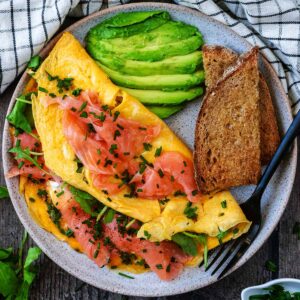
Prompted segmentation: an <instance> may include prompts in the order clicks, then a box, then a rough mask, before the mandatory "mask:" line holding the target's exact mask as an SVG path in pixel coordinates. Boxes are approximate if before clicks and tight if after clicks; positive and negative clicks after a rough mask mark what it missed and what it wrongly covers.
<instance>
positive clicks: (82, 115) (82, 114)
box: [79, 111, 88, 118]
mask: <svg viewBox="0 0 300 300" xmlns="http://www.w3.org/2000/svg"><path fill="white" fill-rule="evenodd" d="M79 116H80V117H81V118H87V117H88V114H87V112H86V111H83V112H82V113H81V114H80V115H79Z"/></svg>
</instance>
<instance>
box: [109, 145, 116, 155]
mask: <svg viewBox="0 0 300 300" xmlns="http://www.w3.org/2000/svg"><path fill="white" fill-rule="evenodd" d="M117 149H118V145H117V144H112V145H111V146H110V148H109V153H110V154H114V153H115V150H117Z"/></svg>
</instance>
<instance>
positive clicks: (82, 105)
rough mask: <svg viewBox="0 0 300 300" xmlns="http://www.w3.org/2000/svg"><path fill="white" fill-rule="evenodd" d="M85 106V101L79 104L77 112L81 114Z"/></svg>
mask: <svg viewBox="0 0 300 300" xmlns="http://www.w3.org/2000/svg"><path fill="white" fill-rule="evenodd" d="M86 106H87V101H85V102H83V103H82V104H81V106H80V107H79V110H78V112H82V111H83V110H84V109H85V108H86Z"/></svg>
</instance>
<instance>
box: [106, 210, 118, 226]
mask: <svg viewBox="0 0 300 300" xmlns="http://www.w3.org/2000/svg"><path fill="white" fill-rule="evenodd" d="M115 213H116V211H115V210H113V209H112V208H110V209H109V211H108V212H107V214H106V215H105V216H104V218H103V223H104V224H108V223H111V222H112V220H113V219H114V216H115Z"/></svg>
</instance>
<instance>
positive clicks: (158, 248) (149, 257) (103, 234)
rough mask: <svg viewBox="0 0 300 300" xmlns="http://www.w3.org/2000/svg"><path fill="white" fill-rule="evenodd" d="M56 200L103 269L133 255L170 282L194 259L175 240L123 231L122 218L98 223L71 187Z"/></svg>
mask: <svg viewBox="0 0 300 300" xmlns="http://www.w3.org/2000/svg"><path fill="white" fill-rule="evenodd" d="M55 201H56V202H57V203H56V207H57V208H58V209H59V211H60V212H61V215H62V218H63V219H64V221H65V222H66V224H67V226H68V227H69V228H70V229H71V230H72V231H73V232H74V237H75V239H76V240H77V241H78V242H79V243H80V245H81V246H82V249H84V253H85V254H86V255H87V256H88V257H89V258H90V259H92V260H93V261H94V262H95V263H96V264H97V265H98V266H100V267H101V266H103V265H106V264H108V262H109V261H110V258H112V260H113V261H115V260H116V256H117V255H118V254H119V253H124V252H128V253H133V254H136V255H137V256H139V257H141V258H143V259H144V260H145V262H146V264H147V265H148V266H149V267H150V269H151V270H152V271H153V272H155V273H156V274H157V275H158V276H159V278H160V279H162V280H167V281H169V280H172V279H174V278H176V277H177V276H178V275H179V274H180V273H181V272H182V270H183V268H184V266H185V264H186V263H187V262H188V261H189V260H190V259H191V257H189V256H188V255H186V254H185V253H184V252H183V251H182V250H181V249H180V248H179V247H178V246H177V245H176V244H174V243H173V242H171V241H163V242H160V243H153V242H150V241H148V240H144V239H140V238H137V237H136V235H135V234H128V233H127V232H125V231H124V230H122V229H120V228H121V227H120V226H121V225H120V222H118V216H120V215H117V216H115V218H114V220H113V221H112V222H111V223H109V224H104V223H100V222H99V223H97V222H96V220H95V218H91V217H90V216H89V215H88V214H87V213H85V212H84V211H83V210H82V209H81V207H80V205H79V204H78V203H77V202H76V201H75V200H74V199H73V197H72V194H71V193H70V192H69V191H68V189H67V188H65V189H64V193H63V195H60V196H59V197H57V198H56V200H55ZM96 224H97V225H96ZM95 228H96V230H95ZM122 228H123V229H124V227H122ZM97 231H98V232H97ZM95 235H96V237H95Z"/></svg>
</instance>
